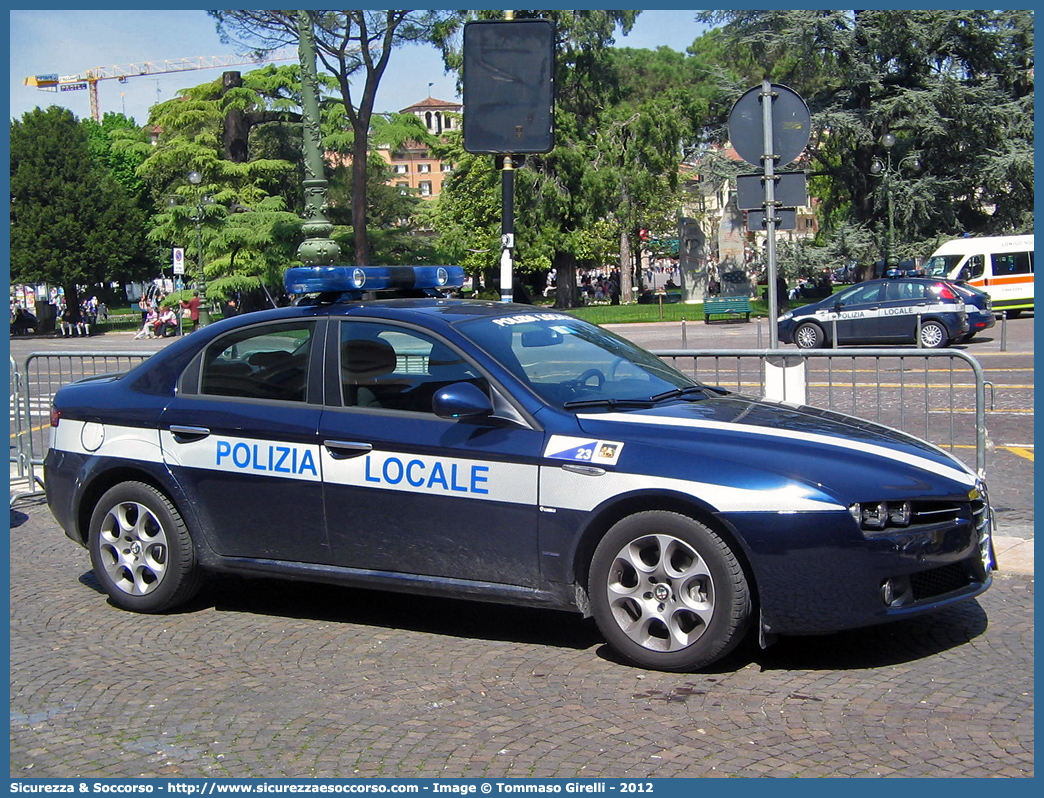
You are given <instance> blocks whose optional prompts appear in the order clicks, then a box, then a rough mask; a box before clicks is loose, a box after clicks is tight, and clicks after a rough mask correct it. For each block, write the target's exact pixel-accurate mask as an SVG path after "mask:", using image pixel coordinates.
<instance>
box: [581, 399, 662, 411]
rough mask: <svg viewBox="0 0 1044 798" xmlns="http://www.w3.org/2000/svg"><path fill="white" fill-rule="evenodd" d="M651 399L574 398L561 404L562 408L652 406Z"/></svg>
mask: <svg viewBox="0 0 1044 798" xmlns="http://www.w3.org/2000/svg"><path fill="white" fill-rule="evenodd" d="M652 406H653V402H652V400H651V399H574V400H572V401H570V402H566V403H565V404H563V405H562V408H563V409H564V410H572V409H574V408H579V407H611V408H614V409H615V408H617V407H652Z"/></svg>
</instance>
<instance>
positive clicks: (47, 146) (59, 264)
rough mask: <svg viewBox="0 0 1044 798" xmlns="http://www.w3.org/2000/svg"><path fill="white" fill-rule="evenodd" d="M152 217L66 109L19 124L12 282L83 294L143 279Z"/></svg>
mask: <svg viewBox="0 0 1044 798" xmlns="http://www.w3.org/2000/svg"><path fill="white" fill-rule="evenodd" d="M147 263H148V258H147V255H146V250H145V219H144V214H143V213H142V212H141V211H140V210H139V209H138V208H137V207H136V205H135V202H134V198H133V197H132V196H131V194H130V193H129V192H128V191H127V189H126V188H124V187H123V186H122V185H121V184H120V183H119V182H117V181H116V180H115V179H114V178H113V176H112V175H111V174H110V172H109V170H108V168H107V166H106V165H104V164H103V163H101V162H100V161H99V160H98V159H97V158H96V157H95V156H94V155H92V153H91V146H90V142H89V138H88V133H87V128H86V127H85V126H84V125H83V124H81V123H79V122H77V121H76V119H75V117H74V116H73V115H72V113H70V112H69V111H67V110H66V109H64V108H58V107H57V106H51V107H50V108H48V109H47V110H41V109H39V108H36V109H34V110H33V111H30V112H28V113H26V114H25V115H24V116H23V117H22V119H21V120H15V121H13V122H12V123H11V279H12V281H14V282H27V283H50V284H51V285H58V286H62V288H63V289H64V291H65V300H66V302H67V303H68V304H69V306H70V307H73V308H78V307H79V303H80V300H79V292H80V288H81V287H89V286H94V285H96V284H98V283H100V282H103V281H109V280H128V279H135V278H137V277H140V276H142V275H141V272H142V269H143V268H145V265H146V264H147Z"/></svg>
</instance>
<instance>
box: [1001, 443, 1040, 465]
mask: <svg viewBox="0 0 1044 798" xmlns="http://www.w3.org/2000/svg"><path fill="white" fill-rule="evenodd" d="M997 448H998V449H1007V450H1008V451H1009V452H1013V453H1014V454H1017V455H1018V456H1019V457H1025V458H1026V459H1027V460H1029V461H1030V462H1031V463H1032V462H1033V450H1032V449H1027V448H1025V447H1024V446H998V447H997Z"/></svg>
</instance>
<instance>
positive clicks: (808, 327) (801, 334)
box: [794, 322, 826, 349]
mask: <svg viewBox="0 0 1044 798" xmlns="http://www.w3.org/2000/svg"><path fill="white" fill-rule="evenodd" d="M794 343H796V344H797V345H798V349H822V348H823V344H825V343H826V334H825V333H824V332H823V329H822V328H821V327H820V326H819V325H818V324H813V323H812V322H806V323H805V324H802V325H800V326H799V327H798V328H797V329H796V330H794Z"/></svg>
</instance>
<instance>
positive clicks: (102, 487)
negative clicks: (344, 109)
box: [45, 267, 994, 670]
mask: <svg viewBox="0 0 1044 798" xmlns="http://www.w3.org/2000/svg"><path fill="white" fill-rule="evenodd" d="M460 276H462V274H461V272H460V270H459V269H457V268H456V267H438V268H435V267H430V268H428V269H424V270H420V271H419V272H413V271H412V270H399V269H377V270H370V269H352V268H349V267H344V268H333V267H327V268H322V269H291V270H289V271H288V273H287V276H286V282H287V288H288V290H290V291H292V292H296V293H301V294H303V295H305V300H306V301H304V302H301V303H299V304H297V305H296V306H294V307H289V308H282V309H277V310H270V311H262V312H257V313H249V314H245V315H242V316H238V317H235V318H232V319H227V320H224V321H221V322H218V323H216V324H213V325H210V326H208V327H205V328H202V329H201V330H199V331H197V332H194V333H192V334H191V335H189V336H186V337H185V338H183V339H180V340H178V341H176V342H175V343H173V344H171V345H170V346H169V347H167V348H166V349H165V350H163V351H162V352H161V353H159V354H157V355H155V356H153V357H152V358H151V359H150V360H148V361H147V362H145V363H143V364H142V365H140V366H138V367H137V368H135V369H133V370H131V371H129V372H126V373H122V374H116V375H109V376H105V377H99V378H93V379H88V380H84V381H81V382H77V383H73V384H71V385H68V386H66V387H64V388H62V389H60V390H59V391H58V392H57V394H56V396H55V398H54V404H53V408H52V413H51V424H52V430H51V447H50V450H49V452H48V454H47V458H46V463H45V474H46V486H47V498H48V502H49V505H50V508H51V510H52V512H53V513H54V515H55V517H56V518H57V520H58V521H59V523H60V524H61V526H62V527H63V528H64V529H65V531H66V533H67V535H68V536H69V537H70V538H71V539H72V540H74V541H76V542H77V543H79V544H81V545H83V546H85V547H86V548H87V549H88V551H89V553H90V558H91V562H92V565H93V568H94V572H95V574H96V576H97V578H98V580H99V582H100V583H101V585H102V586H103V587H104V589H105V591H106V592H107V593H108V595H109V597H110V599H111V601H112V603H113V604H115V605H117V606H118V607H122V608H125V609H127V610H132V611H137V612H143V613H158V612H163V611H166V610H169V609H171V608H173V607H176V606H178V605H180V604H183V603H184V602H186V601H187V600H188V599H189V598H190V597H191V596H193V595H194V594H195V592H196V590H197V589H198V588H199V586H200V584H201V580H202V579H203V578H205V577H206V578H220V575H221V574H227V573H238V574H245V575H252V576H264V577H285V578H290V579H305V580H313V581H320V582H331V583H337V584H344V585H353V586H360V587H365V588H373V589H379V590H393V591H403V592H408V593H415V594H426V595H443V596H452V597H458V598H470V599H481V600H486V601H494V602H502V603H511V604H521V605H530V606H540V607H549V608H557V609H566V610H574V611H578V612H580V613H583V614H585V615H593V616H594V618H595V619H596V622H597V624H598V627H599V629H600V630H601V632H602V634H603V635H604V637H605V640H606V641H607V642H608V643H609V644H610V645H611V646H612V648H614V649H615V650H616V651H617V652H618V653H619V655H621V656H622V657H623V658H625V659H626V660H629V661H630V662H632V663H635V664H638V665H641V666H644V667H648V668H656V669H664V670H692V669H696V668H700V667H704V666H707V665H709V664H710V663H712V662H714V661H715V660H717V659H720V658H721V657H722V656H724V655H725V654H726V653H727V652H728V651H729V650H730V649H732V648H733V647H734V646H735V645H736V644H737V642H738V641H739V640H740V639H741V638H742V637H743V636H744V635H745V634H746V633H748V632H749V631H753V632H755V633H757V634H758V635H759V637H760V640H761V641H762V643H763V644H767V643H768V642H769V641H770V640H771V639H772V638H773V637H774V636H775V635H777V634H809V633H822V632H831V631H835V630H843V629H849V628H853V627H859V626H864V625H868V624H875V623H878V622H883V621H889V620H892V619H899V618H907V617H910V616H913V615H916V614H919V613H923V612H927V611H932V610H937V609H939V608H941V607H945V606H948V605H950V604H952V603H954V602H958V601H963V600H967V599H970V598H972V597H973V596H977V595H979V594H980V593H982V592H983V591H984V590H986V589H987V587H988V586H989V585H990V582H991V572H992V570H993V567H994V565H993V553H992V544H991V528H992V513H991V509H990V505H989V502H988V499H987V493H986V487H985V485H984V484H983V482H982V480H981V479H980V478H978V477H977V476H976V475H975V474H974V473H973V472H972V471H970V470H969V469H968V468H967V467H965V466H964V465H962V464H961V463H960V462H958V461H957V460H956V459H954V458H953V457H951V456H950V455H948V454H946V453H945V452H943V451H941V450H939V449H937V448H936V447H934V446H931V445H929V444H927V443H925V442H923V441H920V440H917V439H915V438H913V437H910V436H909V435H906V434H903V433H900V432H897V431H895V430H892V429H888V428H886V427H882V426H879V425H875V424H871V423H868V422H865V421H861V420H857V419H855V418H851V417H847V416H843V415H840V414H837V413H833V412H828V411H824V410H818V409H814V408H810V407H792V406H784V405H780V404H775V403H771V402H767V401H760V400H757V399H753V398H750V397H747V396H742V395H737V394H734V393H729V392H728V391H725V390H722V389H720V388H716V387H712V386H709V385H703V384H700V383H698V382H696V381H694V380H693V379H692V378H690V377H688V376H685V375H683V374H682V373H680V372H678V371H676V370H675V369H673V368H672V367H670V366H668V365H667V364H665V363H664V362H663V361H661V360H660V359H659V358H657V357H655V356H654V355H652V354H650V353H648V352H646V351H644V350H642V349H640V348H638V347H636V346H634V345H633V344H631V343H629V342H627V341H626V340H624V339H622V338H619V337H617V336H615V335H613V334H612V333H610V332H607V331H606V330H603V329H601V328H599V327H597V326H594V325H591V324H588V323H585V322H583V321H581V320H578V319H576V318H574V317H571V316H569V315H567V314H564V313H560V312H555V311H550V310H544V309H539V308H535V307H532V306H523V305H516V304H509V303H496V302H476V301H466V300H458V299H449V298H440V297H438V296H429V297H424V296H417V297H400V298H394V299H384V300H379V301H356V300H357V299H358V298H359V297H360V296H362V294H361V292H362V291H364V290H370V289H373V288H379V287H388V286H391V285H394V284H396V282H397V281H401V282H403V283H405V284H407V285H409V286H411V289H412V290H411V292H412V293H417V294H423V293H426V292H429V293H430V290H429V289H426V288H423V286H425V285H445V284H447V282H453V280H454V278H455V277H460ZM328 288H332V290H327V289H328ZM784 450H785V452H786V454H785V456H782V455H781V452H782V451H784Z"/></svg>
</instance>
